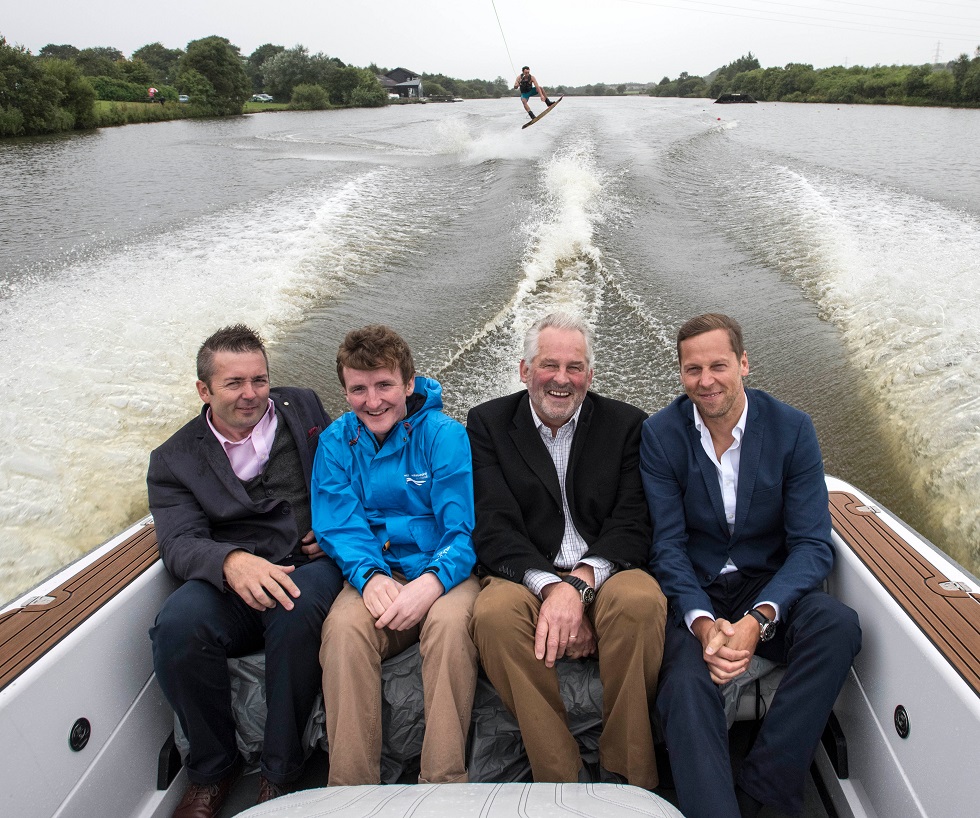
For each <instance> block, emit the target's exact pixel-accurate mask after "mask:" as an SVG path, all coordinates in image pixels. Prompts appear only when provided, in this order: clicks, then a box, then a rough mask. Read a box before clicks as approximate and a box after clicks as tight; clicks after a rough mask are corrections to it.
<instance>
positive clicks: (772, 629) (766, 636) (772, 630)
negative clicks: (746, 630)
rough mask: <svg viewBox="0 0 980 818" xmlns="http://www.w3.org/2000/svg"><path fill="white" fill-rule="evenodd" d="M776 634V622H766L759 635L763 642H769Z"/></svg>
mask: <svg viewBox="0 0 980 818" xmlns="http://www.w3.org/2000/svg"><path fill="white" fill-rule="evenodd" d="M775 635H776V623H775V622H766V624H765V625H763V626H762V633H761V634H760V635H759V639H760V641H762V642H768V641H769V640H770V639H772V638H773V637H774V636H775Z"/></svg>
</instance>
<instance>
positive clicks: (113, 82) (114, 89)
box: [89, 77, 177, 102]
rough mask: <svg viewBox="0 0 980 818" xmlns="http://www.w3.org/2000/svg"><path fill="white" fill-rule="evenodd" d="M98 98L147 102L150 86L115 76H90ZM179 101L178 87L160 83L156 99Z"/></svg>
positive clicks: (113, 100)
mask: <svg viewBox="0 0 980 818" xmlns="http://www.w3.org/2000/svg"><path fill="white" fill-rule="evenodd" d="M89 80H90V82H91V83H92V87H93V88H95V93H96V96H97V98H98V99H104V100H109V101H111V102H147V101H148V90H149V89H148V87H147V86H146V85H145V84H143V83H137V82H126V81H125V80H120V79H116V78H115V77H90V78H89ZM161 99H163V100H166V101H167V102H176V101H177V89H176V88H173V87H172V86H169V85H159V86H158V87H157V92H156V94H155V95H154V101H159V100H161Z"/></svg>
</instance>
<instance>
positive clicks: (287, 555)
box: [147, 324, 342, 818]
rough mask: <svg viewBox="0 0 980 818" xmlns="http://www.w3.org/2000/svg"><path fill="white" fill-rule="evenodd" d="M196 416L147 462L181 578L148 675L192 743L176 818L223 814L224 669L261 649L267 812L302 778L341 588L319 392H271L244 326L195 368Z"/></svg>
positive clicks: (161, 619) (227, 767)
mask: <svg viewBox="0 0 980 818" xmlns="http://www.w3.org/2000/svg"><path fill="white" fill-rule="evenodd" d="M197 370H198V381H197V389H198V394H199V395H200V397H201V400H202V401H203V402H204V406H203V407H202V411H201V414H199V415H198V416H197V417H196V418H195V419H194V420H192V421H191V422H190V423H188V424H187V425H186V426H184V427H183V428H182V429H180V430H179V431H178V432H176V433H175V434H174V435H173V436H172V437H171V438H170V439H169V440H167V441H166V442H165V443H164V444H163V445H162V446H160V447H159V448H158V449H156V450H154V451H153V453H152V454H151V455H150V466H149V470H148V472H147V488H148V493H149V501H150V511H151V513H152V514H153V520H154V523H155V524H156V530H157V539H158V542H159V545H160V556H161V557H162V559H163V562H164V564H165V565H166V567H167V569H168V570H169V571H170V573H171V574H173V576H174V577H175V578H177V579H179V580H183V581H184V584H183V585H181V586H180V587H179V588H178V589H177V590H176V591H174V593H173V594H171V596H170V597H169V598H168V599H167V601H166V602H165V603H164V606H163V609H162V610H161V611H160V614H159V615H158V617H157V620H156V623H155V625H154V626H153V628H152V629H151V630H150V637H151V639H152V641H153V664H154V670H155V671H156V674H157V679H158V681H159V683H160V687H161V689H162V690H163V693H164V695H165V696H166V697H167V700H168V701H169V702H170V704H171V705H172V706H173V708H174V711H175V712H176V714H177V718H178V719H179V720H180V724H181V727H182V729H183V731H184V733H185V735H186V736H187V739H188V743H189V745H190V749H189V753H188V758H187V759H186V765H187V775H188V778H189V779H190V781H191V786H190V787H189V788H188V790H187V792H186V793H185V794H184V797H183V799H182V800H181V802H180V804H178V806H177V810H176V811H175V812H174V816H175V818H211V816H214V815H216V814H217V813H218V811H219V810H220V809H221V805H222V803H223V801H224V799H225V796H226V795H227V793H228V790H229V789H230V788H231V785H232V783H234V780H235V777H236V776H237V774H238V772H239V771H240V768H241V763H240V759H239V756H238V749H237V746H236V743H235V725H234V721H233V719H232V713H231V687H230V681H229V678H228V670H227V664H226V660H227V659H228V658H230V657H235V656H243V655H246V654H249V653H252V652H255V651H257V650H260V649H262V647H263V645H264V647H265V651H266V702H267V705H268V716H267V719H266V726H265V740H264V745H263V750H262V758H261V772H262V775H261V777H260V786H259V801H260V802H262V801H267V800H269V799H270V798H274V797H276V796H277V795H279V794H281V793H282V792H284V791H286V789H288V785H289V784H290V783H291V782H292V781H294V780H295V779H296V778H297V777H298V776H299V775H300V774H301V772H302V768H303V762H304V760H305V754H304V748H303V746H302V736H303V731H304V729H305V727H306V722H307V719H308V717H309V714H310V712H311V710H312V708H313V702H314V700H315V699H316V695H317V692H318V691H319V689H320V663H319V658H318V654H319V649H320V629H321V627H322V625H323V620H324V617H325V616H326V614H327V610H328V609H329V608H330V604H331V603H332V602H333V599H334V597H335V596H336V595H337V593H338V592H339V590H340V586H341V582H342V577H341V575H340V572H339V570H338V569H337V566H336V565H335V564H334V563H333V562H332V561H331V560H330V559H329V558H327V557H325V556H324V554H323V552H322V551H321V550H320V548H319V546H318V545H317V544H316V541H315V539H314V538H313V533H312V531H311V530H310V529H311V524H310V489H309V486H310V474H311V471H312V467H313V455H314V453H315V451H316V447H317V441H318V438H319V434H320V432H321V431H322V430H323V429H324V428H326V426H327V425H328V424H329V423H330V418H329V417H328V415H327V413H326V412H325V411H324V409H323V406H322V404H321V403H320V399H319V398H318V397H317V395H316V393H314V392H312V391H311V390H309V389H295V388H289V387H282V388H277V389H271V388H270V385H269V366H268V359H267V357H266V352H265V347H264V345H263V343H262V340H261V339H260V338H259V337H258V335H256V334H255V333H254V332H253V331H252V330H250V329H249V328H248V327H245V326H243V325H241V324H239V325H237V326H234V327H226V328H224V329H222V330H219V331H218V332H216V333H214V335H212V336H211V337H210V338H208V339H207V340H206V341H205V342H204V344H203V345H202V346H201V349H200V351H199V352H198V357H197Z"/></svg>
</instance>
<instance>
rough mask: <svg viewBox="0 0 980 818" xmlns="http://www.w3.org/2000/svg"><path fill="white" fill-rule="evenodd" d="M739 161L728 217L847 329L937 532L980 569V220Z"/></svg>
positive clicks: (822, 176)
mask: <svg viewBox="0 0 980 818" xmlns="http://www.w3.org/2000/svg"><path fill="white" fill-rule="evenodd" d="M756 159H759V158H758V157H756ZM730 167H734V168H735V172H734V173H728V174H725V175H719V176H717V177H715V178H714V179H713V185H714V186H715V187H716V189H717V190H718V199H717V201H716V204H717V207H718V209H717V214H718V218H719V220H720V223H721V225H722V226H723V228H724V229H725V230H726V232H727V233H728V235H729V236H730V237H731V238H732V239H733V240H734V241H736V242H737V243H738V244H739V245H740V246H741V247H742V249H744V250H745V252H746V253H747V254H749V255H752V256H755V257H756V258H758V259H759V260H760V261H762V262H763V263H764V264H765V265H766V266H768V267H770V268H772V269H775V270H777V271H778V272H779V273H780V274H782V275H785V276H788V277H791V278H792V279H793V280H795V281H797V282H799V284H800V286H801V287H803V289H804V290H805V292H806V293H807V294H808V296H809V297H810V298H811V299H812V300H813V301H814V302H815V303H816V304H817V305H818V307H819V309H820V311H821V315H822V316H823V317H824V318H826V319H827V320H828V321H830V322H832V323H833V324H834V325H835V326H836V327H837V328H838V330H839V331H840V333H841V335H842V337H843V340H844V342H845V344H846V346H847V349H848V351H849V354H850V356H851V358H852V361H853V362H854V364H855V365H856V367H857V368H858V369H859V371H861V372H863V373H864V376H865V378H866V385H867V387H868V388H870V390H871V393H872V394H873V396H874V399H873V402H874V405H875V407H876V409H877V411H878V412H879V415H880V424H881V427H882V436H883V439H884V440H886V441H890V445H892V446H894V447H896V448H897V449H900V450H902V451H903V452H904V454H905V456H904V458H903V459H904V460H905V461H906V462H911V463H912V467H911V469H910V471H909V473H908V475H907V479H908V482H909V483H910V484H911V488H912V490H913V491H914V492H915V493H917V494H921V495H922V496H925V497H928V498H930V500H929V502H928V503H927V504H925V505H926V509H927V514H929V515H931V519H930V523H931V525H932V526H933V527H934V529H933V530H941V531H943V532H945V533H946V534H947V539H948V543H949V545H948V549H949V550H950V553H951V554H952V556H953V557H954V558H956V559H957V560H959V561H960V562H963V563H964V564H967V565H977V564H978V563H980V507H978V505H977V502H976V498H977V496H978V495H980V435H978V434H977V430H978V429H980V381H978V379H977V378H976V372H977V369H978V367H980V326H978V325H977V323H976V316H977V315H978V314H980V293H978V290H977V288H976V286H975V282H976V281H977V279H978V277H980V220H978V219H977V218H976V217H975V216H972V215H969V214H966V213H963V212H960V211H956V210H954V209H951V208H950V207H948V206H944V205H941V204H938V203H936V202H931V201H929V200H927V199H924V198H922V197H920V196H916V195H912V194H909V193H905V192H902V191H899V190H896V189H894V188H890V187H888V186H885V185H882V184H879V183H876V182H873V181H869V180H867V179H862V178H859V177H855V176H852V175H849V174H845V173H843V172H840V171H834V170H829V169H827V168H820V167H805V166H802V165H783V164H776V163H773V162H771V161H770V162H763V161H761V160H760V161H758V162H757V163H753V162H746V161H745V160H744V158H743V160H742V161H741V162H739V163H737V165H733V166H730Z"/></svg>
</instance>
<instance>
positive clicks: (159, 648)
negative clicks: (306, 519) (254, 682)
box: [150, 557, 343, 784]
mask: <svg viewBox="0 0 980 818" xmlns="http://www.w3.org/2000/svg"><path fill="white" fill-rule="evenodd" d="M290 577H291V578H292V580H293V582H295V583H296V586H297V587H298V588H299V590H300V596H299V597H297V598H296V599H294V600H293V602H294V604H295V607H294V608H293V610H291V611H287V610H285V609H284V608H283V607H282V605H279V604H277V605H276V607H275V608H271V609H268V610H265V611H261V612H260V611H256V610H254V609H253V608H250V607H249V606H248V605H246V604H245V602H244V601H242V599H241V598H240V597H239V596H238V595H237V594H236V593H234V592H233V591H227V592H224V593H223V592H221V591H219V590H218V589H217V588H215V587H214V586H213V585H211V583H209V582H205V581H204V580H197V579H192V580H189V581H188V582H185V583H184V584H183V585H181V586H180V587H179V588H178V589H177V590H176V591H174V592H173V593H172V594H171V595H170V596H169V597H168V598H167V601H166V602H165V603H164V605H163V608H162V610H161V611H160V613H159V615H158V616H157V619H156V624H155V625H154V626H153V627H152V628H151V629H150V639H151V640H152V642H153V668H154V670H155V671H156V675H157V680H158V681H159V683H160V688H161V689H162V690H163V694H164V696H166V697H167V701H169V702H170V705H171V707H173V709H174V712H175V713H176V714H177V718H178V719H179V720H180V726H181V728H182V729H183V731H184V734H185V735H186V736H187V740H188V743H189V745H190V751H189V755H188V758H187V776H188V778H189V779H190V780H191V781H192V782H194V783H196V784H212V783H215V782H216V781H218V780H220V779H221V778H223V777H224V776H226V775H227V774H228V773H229V772H230V770H231V769H232V767H233V766H234V764H235V762H236V761H237V759H238V748H237V746H236V744H235V723H234V719H233V718H232V712H231V682H230V680H229V677H228V665H227V660H228V659H230V658H234V657H237V656H246V655H248V654H250V653H255V652H256V651H258V650H261V649H262V647H263V646H264V647H265V654H266V660H265V696H266V705H267V709H268V715H267V717H266V722H265V738H264V743H263V748H262V760H261V767H262V773H263V775H265V776H266V777H267V778H268V779H269V780H270V781H273V782H275V783H277V784H286V783H289V782H290V781H292V780H293V779H295V778H297V777H298V776H299V775H300V773H301V772H302V769H303V762H304V760H305V754H304V748H303V746H302V738H303V731H304V729H305V728H306V722H307V720H308V719H309V716H310V712H311V711H312V710H313V702H314V701H315V699H316V696H317V693H319V691H320V678H321V674H320V660H319V652H320V629H321V627H322V626H323V620H324V618H325V617H326V615H327V611H328V610H329V609H330V605H331V603H332V602H333V600H334V597H336V596H337V594H338V593H339V592H340V586H341V584H342V582H343V577H342V576H341V574H340V570H339V569H338V568H337V566H336V565H335V564H334V563H333V561H332V560H330V559H329V558H326V557H322V558H320V559H317V560H313V561H311V562H307V563H305V564H303V565H301V566H299V567H298V568H297V569H296V570H295V571H293V573H292V574H290Z"/></svg>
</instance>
